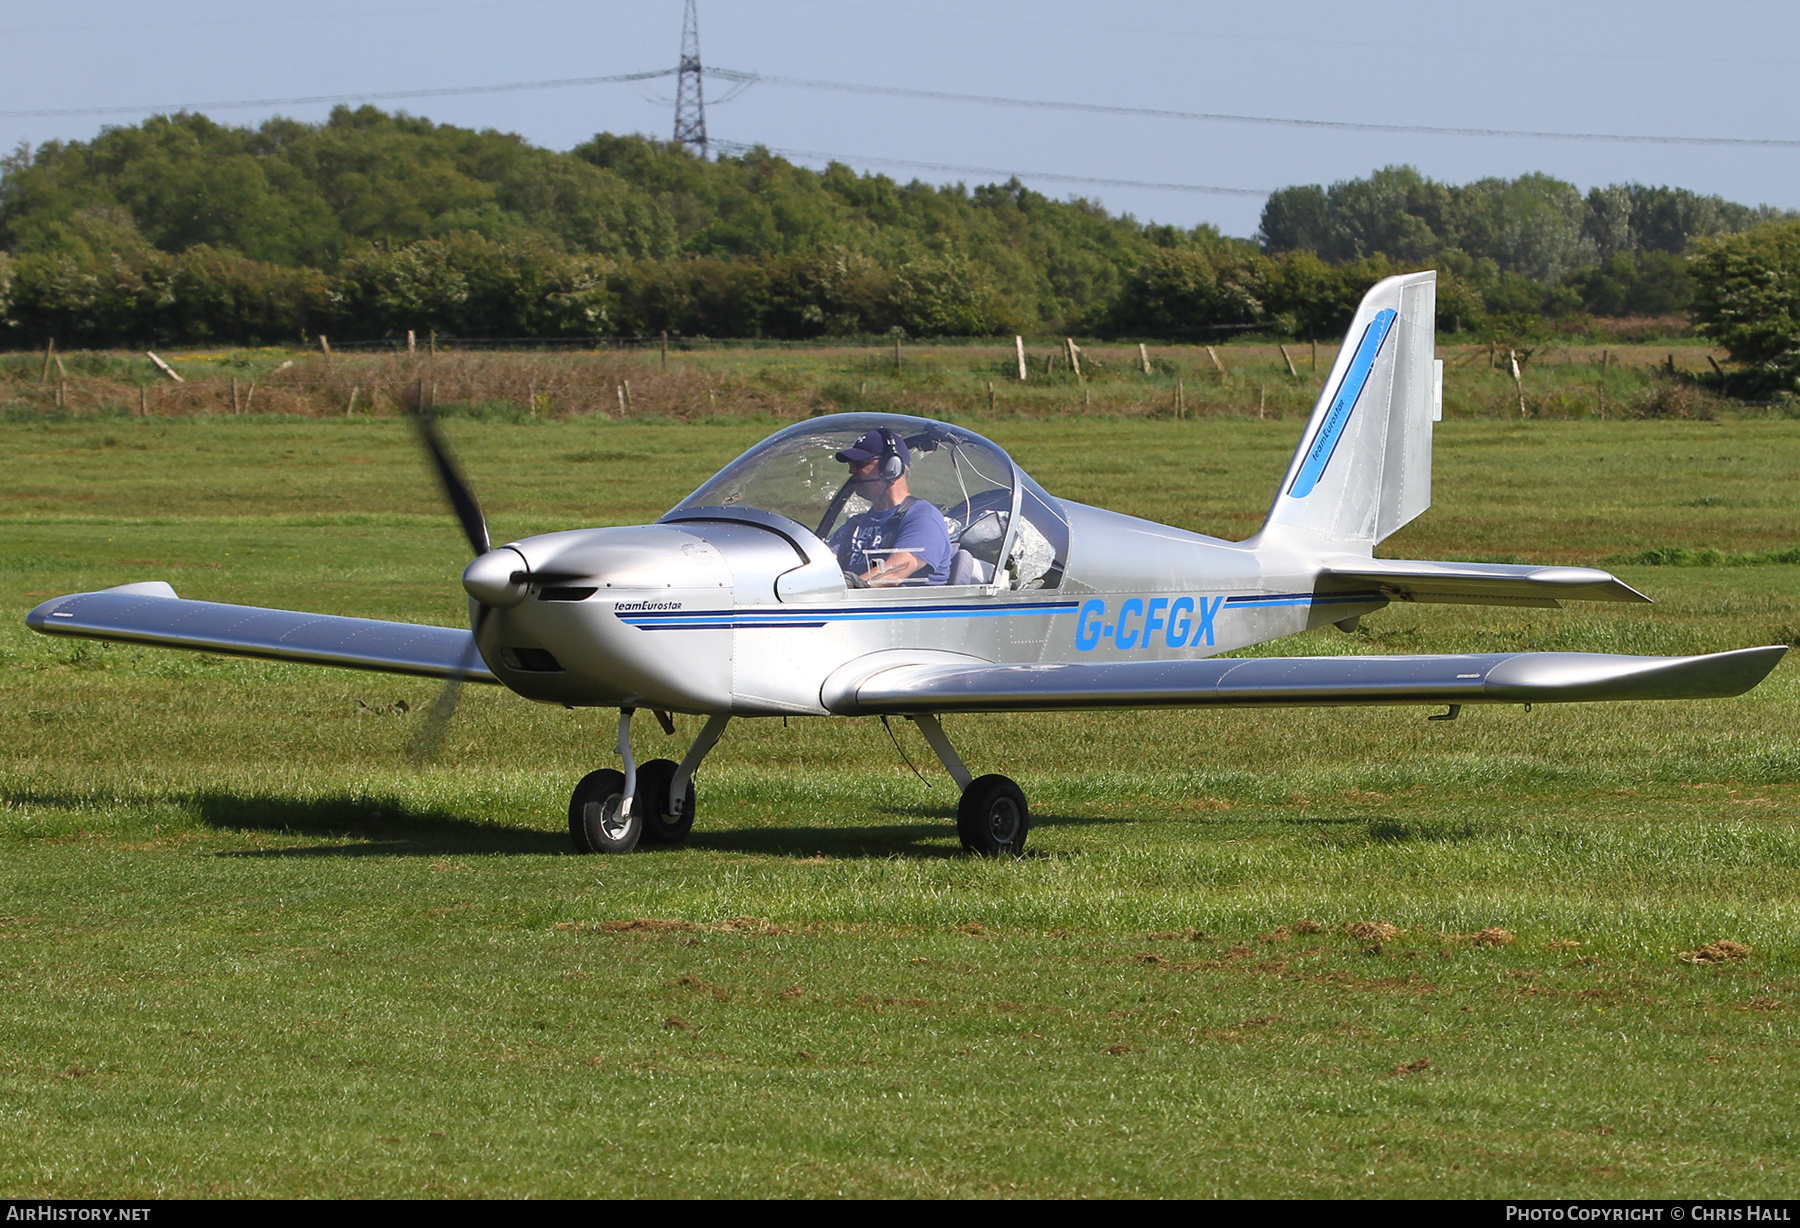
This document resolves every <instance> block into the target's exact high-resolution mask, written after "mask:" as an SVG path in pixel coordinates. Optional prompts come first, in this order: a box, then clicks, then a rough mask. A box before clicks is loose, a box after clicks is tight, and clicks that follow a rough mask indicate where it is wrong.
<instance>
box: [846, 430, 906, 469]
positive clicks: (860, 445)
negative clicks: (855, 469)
mask: <svg viewBox="0 0 1800 1228" xmlns="http://www.w3.org/2000/svg"><path fill="white" fill-rule="evenodd" d="M893 439H894V451H895V452H897V453H898V454H899V456H900V463H901V464H902V465H908V466H910V465H911V464H912V449H910V448H908V447H907V446H906V440H904V439H902V438H900V436H899V435H895V436H894V437H893ZM885 451H887V440H885V439H883V438H882V437H881V432H880V431H870V432H869V433H868V434H867V435H864V436H863V437H862V438H861V439H859V440H857V441H856V442H855V443H853V444H851V445H850V446H849V447H847V448H845V449H844V450H843V451H842V452H839V453H838V454H837V459H839V460H841V461H843V462H844V463H845V464H846V465H860V464H862V463H863V462H864V461H870V460H875V459H877V458H879V457H880V456H881V455H882V453H884V452H885Z"/></svg>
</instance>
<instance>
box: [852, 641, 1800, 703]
mask: <svg viewBox="0 0 1800 1228" xmlns="http://www.w3.org/2000/svg"><path fill="white" fill-rule="evenodd" d="M1785 652H1787V646H1786V645H1782V644H1778V645H1775V646H1773V647H1768V648H1744V649H1740V650H1738V651H1736V652H1721V653H1714V654H1711V655H1709V656H1699V657H1628V656H1615V655H1609V654H1603V653H1592V652H1514V653H1484V654H1479V655H1469V656H1406V657H1245V658H1230V659H1226V658H1220V657H1206V658H1202V659H1200V660H1189V661H1111V662H1103V663H1095V664H1091V665H1090V664H1056V665H985V664H984V665H972V664H901V665H883V664H881V663H876V664H875V667H874V668H873V669H871V670H870V672H868V673H867V674H866V675H864V676H863V677H861V678H860V679H846V682H847V683H848V685H843V686H840V687H839V688H837V690H836V692H835V693H834V694H832V695H831V696H829V697H828V699H827V702H828V704H829V705H830V706H831V708H832V710H833V711H834V712H837V713H839V714H842V715H859V714H863V713H878V712H879V713H909V712H937V713H943V712H1029V711H1036V710H1042V709H1055V708H1064V709H1067V708H1189V707H1207V706H1212V705H1235V706H1250V707H1287V706H1300V705H1342V704H1474V703H1508V704H1516V703H1570V702H1575V701H1580V700H1615V699H1723V698H1726V697H1728V696H1732V695H1741V694H1743V693H1744V692H1745V691H1748V690H1749V689H1750V688H1751V687H1753V686H1755V685H1756V684H1757V683H1759V682H1761V681H1762V680H1763V679H1764V678H1765V677H1766V676H1767V675H1768V673H1769V671H1770V670H1772V669H1774V668H1775V664H1776V662H1778V661H1780V660H1781V657H1782V654H1784V653H1785Z"/></svg>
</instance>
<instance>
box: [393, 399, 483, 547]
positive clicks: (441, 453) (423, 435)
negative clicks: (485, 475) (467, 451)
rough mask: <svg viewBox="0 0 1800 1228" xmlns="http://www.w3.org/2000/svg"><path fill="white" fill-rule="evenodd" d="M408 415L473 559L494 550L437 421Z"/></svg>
mask: <svg viewBox="0 0 1800 1228" xmlns="http://www.w3.org/2000/svg"><path fill="white" fill-rule="evenodd" d="M408 416H409V417H411V418H412V421H413V426H414V427H415V428H416V429H417V430H418V432H419V442H420V443H422V444H424V445H425V451H426V452H427V453H428V454H429V455H430V457H431V464H432V467H433V468H434V469H436V470H437V476H438V483H439V484H440V485H442V486H443V488H444V495H445V497H447V498H448V499H449V500H450V506H451V507H452V508H453V509H454V510H455V512H456V518H457V519H458V520H460V521H461V522H462V530H463V536H464V537H466V538H468V539H469V549H470V550H471V551H473V552H474V555H475V557H476V558H480V557H481V556H482V555H484V554H486V553H487V552H488V551H489V550H491V549H493V547H492V545H491V544H490V543H489V541H488V529H487V520H486V518H484V517H483V516H482V514H481V504H479V503H477V502H476V501H475V492H474V491H472V490H470V489H469V483H468V482H467V481H466V480H465V479H464V478H463V475H462V470H460V469H458V468H457V467H456V461H455V460H454V459H453V458H452V457H451V455H450V446H449V445H448V444H446V443H445V442H444V437H443V435H442V434H440V433H439V431H438V428H437V420H436V419H435V418H433V417H432V416H431V411H429V410H427V409H423V408H420V409H414V410H410V411H408Z"/></svg>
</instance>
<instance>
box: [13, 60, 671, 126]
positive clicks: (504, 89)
mask: <svg viewBox="0 0 1800 1228" xmlns="http://www.w3.org/2000/svg"><path fill="white" fill-rule="evenodd" d="M674 75H675V69H673V68H659V69H657V70H656V71H654V72H628V73H620V74H618V75H617V76H612V77H559V78H556V79H555V80H550V81H512V82H508V83H506V84H503V85H457V86H448V87H446V88H443V89H429V90H386V91H382V92H379V93H370V94H314V95H312V96H310V97H306V98H252V99H246V100H243V101H237V102H163V103H145V104H142V105H140V106H131V107H63V108H58V109H54V110H43V111H0V119H47V118H55V117H59V116H67V115H144V114H156V113H162V112H170V111H243V110H251V109H254V108H257V107H303V106H312V105H315V104H318V103H325V102H331V103H338V102H399V101H403V100H405V99H409V98H453V97H459V96H464V95H469V94H508V93H514V92H516V91H519V90H559V89H567V88H569V87H572V86H578V85H613V84H616V83H618V82H622V81H649V80H653V79H654V78H657V77H672V76H674Z"/></svg>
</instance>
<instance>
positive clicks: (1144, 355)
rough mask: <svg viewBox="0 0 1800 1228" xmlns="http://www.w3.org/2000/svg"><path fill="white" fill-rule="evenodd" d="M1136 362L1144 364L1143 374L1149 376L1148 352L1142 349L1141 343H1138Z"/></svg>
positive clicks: (1142, 344)
mask: <svg viewBox="0 0 1800 1228" xmlns="http://www.w3.org/2000/svg"><path fill="white" fill-rule="evenodd" d="M1138 361H1139V362H1141V363H1143V364H1144V374H1145V375H1149V374H1150V351H1149V350H1147V349H1145V348H1144V343H1143V342H1142V341H1140V342H1138Z"/></svg>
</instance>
